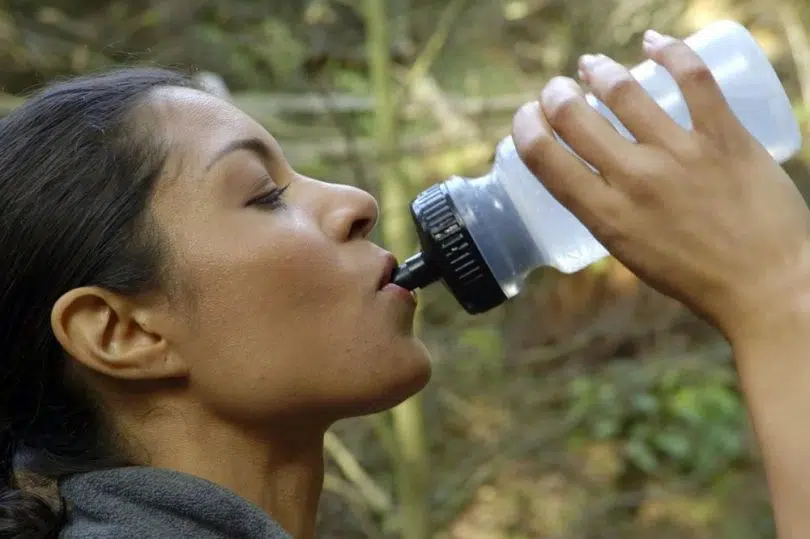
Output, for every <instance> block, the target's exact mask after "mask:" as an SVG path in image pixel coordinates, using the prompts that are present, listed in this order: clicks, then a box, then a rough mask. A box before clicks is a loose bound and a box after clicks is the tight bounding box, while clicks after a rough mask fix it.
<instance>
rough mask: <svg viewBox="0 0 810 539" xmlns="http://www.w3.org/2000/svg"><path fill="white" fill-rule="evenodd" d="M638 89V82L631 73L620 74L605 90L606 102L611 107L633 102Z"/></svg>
mask: <svg viewBox="0 0 810 539" xmlns="http://www.w3.org/2000/svg"><path fill="white" fill-rule="evenodd" d="M637 89H638V83H637V82H636V80H635V79H633V78H632V77H631V76H630V75H629V74H626V75H625V74H622V75H618V76H616V77H614V78H613V80H612V81H611V82H610V83H609V85H608V86H607V88H606V89H605V91H604V96H605V103H606V104H607V105H608V106H610V107H614V106H618V105H625V104H628V103H631V102H632V98H633V94H634V93H635V91H636V90H637Z"/></svg>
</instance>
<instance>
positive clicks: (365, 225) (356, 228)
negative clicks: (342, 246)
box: [349, 218, 374, 239]
mask: <svg viewBox="0 0 810 539" xmlns="http://www.w3.org/2000/svg"><path fill="white" fill-rule="evenodd" d="M372 228H374V220H373V219H369V218H363V219H356V220H355V221H354V222H353V223H352V226H351V228H350V229H349V238H351V239H355V238H365V237H366V236H368V235H369V233H370V232H371V229H372Z"/></svg>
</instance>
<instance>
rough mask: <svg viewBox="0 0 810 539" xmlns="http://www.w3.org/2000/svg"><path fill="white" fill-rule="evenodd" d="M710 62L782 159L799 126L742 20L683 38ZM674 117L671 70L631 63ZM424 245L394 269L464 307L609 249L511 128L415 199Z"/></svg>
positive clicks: (752, 128) (599, 106)
mask: <svg viewBox="0 0 810 539" xmlns="http://www.w3.org/2000/svg"><path fill="white" fill-rule="evenodd" d="M684 41H685V43H686V44H687V45H688V46H690V47H691V48H692V49H693V50H694V51H695V52H696V53H697V54H698V55H699V56H700V57H701V58H702V59H703V61H704V62H705V63H706V65H707V66H708V68H709V69H710V70H711V72H712V73H713V75H714V77H715V79H716V80H717V82H718V83H719V85H720V88H721V91H722V93H723V95H724V97H725V99H726V101H727V102H728V104H729V106H730V108H731V110H732V111H733V113H734V114H735V115H736V116H737V117H738V118H739V119H740V121H741V122H742V124H743V125H744V126H745V128H746V129H747V130H748V131H749V132H750V133H751V135H752V136H753V137H754V138H756V139H757V140H758V141H759V143H760V144H761V145H763V146H764V147H765V148H766V149H767V151H768V152H769V153H770V155H771V156H772V157H773V158H774V159H775V160H776V161H777V162H779V163H782V162H784V161H786V160H788V159H789V158H791V157H792V156H793V155H794V154H795V153H796V152H797V151H798V150H799V148H800V147H801V133H800V131H799V126H798V123H797V121H796V118H795V116H794V113H793V110H792V108H791V104H790V101H789V99H788V97H787V95H786V93H785V90H784V88H783V87H782V84H781V82H780V80H779V78H778V76H777V74H776V72H775V71H774V69H773V67H772V66H771V64H770V62H769V60H768V58H767V56H766V55H765V53H764V51H763V50H762V49H761V48H760V47H759V45H758V44H757V42H756V40H755V39H754V38H753V36H752V35H751V34H750V33H749V32H748V31H747V30H746V28H745V27H743V26H742V25H740V24H738V23H736V22H733V21H719V22H716V23H713V24H711V25H709V26H707V27H705V28H704V29H702V30H700V31H699V32H697V33H696V34H694V35H692V36H690V37H688V38H687V39H685V40H684ZM630 71H631V74H632V75H633V77H634V78H635V79H636V80H637V81H638V82H639V83H640V85H641V86H642V87H643V88H644V89H645V90H646V91H647V92H648V93H649V94H650V95H651V96H652V97H653V98H654V99H655V101H656V102H657V103H658V105H659V106H660V107H661V108H662V109H664V110H665V111H666V112H667V114H668V115H669V116H670V117H671V118H673V119H674V120H675V121H676V122H677V123H678V124H680V125H681V126H683V127H684V128H686V129H691V127H692V124H691V119H690V116H689V110H688V108H687V105H686V103H685V101H684V99H683V96H682V94H681V92H680V90H679V88H678V86H677V83H676V82H675V80H674V79H673V78H672V76H671V75H670V74H669V73H668V72H667V71H666V70H665V69H664V68H663V67H661V66H659V65H657V64H656V63H654V62H653V61H651V60H646V61H645V62H643V63H641V64H639V65H637V66H636V67H634V68H633V69H631V70H630ZM586 99H587V101H588V103H589V104H590V105H591V106H592V107H594V108H595V109H596V110H597V111H598V112H600V113H601V114H602V115H603V116H605V117H606V118H607V119H608V120H609V121H610V122H611V123H612V124H613V125H614V127H616V129H617V130H618V131H619V132H620V133H621V134H622V135H624V136H625V137H626V138H628V139H630V140H634V139H633V137H632V135H631V134H630V133H629V131H628V130H627V129H626V128H625V127H624V126H623V125H622V124H621V123H620V122H619V120H618V119H617V118H616V117H615V115H614V114H613V113H612V112H611V111H610V110H609V109H608V108H607V107H606V106H605V105H604V104H603V103H601V102H600V101H599V100H598V99H596V98H595V97H594V96H593V95H592V94H589V95H587V96H586ZM410 212H411V216H412V218H413V221H414V224H415V225H416V230H417V235H418V238H419V242H420V246H421V251H420V252H418V253H416V254H415V255H413V256H411V257H410V258H408V259H407V260H406V261H404V262H403V263H402V264H401V265H400V266H399V267H398V268H397V269H396V270H395V272H394V275H393V276H392V279H393V281H394V282H395V283H397V284H399V285H400V286H403V287H405V288H407V289H409V290H415V289H417V288H424V287H425V286H427V285H429V284H431V283H434V282H437V281H442V282H443V283H444V285H445V286H446V287H447V288H448V289H449V291H450V292H451V293H452V294H453V296H454V297H455V298H456V300H457V301H458V302H459V304H460V305H461V306H462V307H463V308H464V309H465V310H466V311H467V312H468V313H470V314H477V313H481V312H485V311H488V310H490V309H492V308H494V307H496V306H497V305H500V304H501V303H503V302H505V301H507V300H508V299H510V298H512V297H514V296H515V295H517V294H518V293H519V292H520V290H521V289H522V288H523V286H524V283H525V280H526V277H527V276H528V275H529V273H531V272H532V271H533V270H535V269H537V268H540V267H551V268H555V269H557V270H559V271H561V272H563V273H574V272H577V271H579V270H581V269H583V268H585V267H586V266H588V265H590V264H592V263H594V262H596V261H598V260H600V259H602V258H604V257H606V256H608V255H609V253H608V251H607V250H606V249H605V248H604V247H603V246H602V245H601V244H600V243H599V242H598V241H597V240H596V239H595V238H594V237H593V236H592V235H591V233H590V232H589V231H588V229H587V228H585V226H584V225H582V223H580V222H579V220H577V218H576V217H574V215H573V214H571V213H570V212H569V211H568V210H567V209H566V208H565V207H564V206H562V205H561V204H560V203H559V202H558V201H557V200H556V199H555V198H554V197H553V196H552V195H551V194H550V193H549V192H548V191H547V190H546V189H545V188H544V187H543V184H542V183H541V182H540V181H538V179H537V178H536V177H535V176H534V175H533V174H532V173H531V172H530V171H529V169H528V168H526V166H525V164H524V163H523V161H522V160H521V159H520V157H519V156H518V153H517V150H516V149H515V145H514V142H513V141H512V137H511V136H509V137H506V138H505V139H503V140H502V141H501V142H500V143H499V144H498V146H497V152H496V158H495V162H494V165H493V167H492V169H491V170H490V172H489V173H488V174H487V175H485V176H483V177H481V178H476V179H465V178H460V177H457V176H455V177H451V178H450V179H448V180H446V181H444V182H441V183H439V184H436V185H433V186H431V187H429V188H428V189H426V190H424V191H423V192H421V193H420V194H419V195H418V196H417V197H416V198H415V199H414V200H413V202H412V203H411V205H410Z"/></svg>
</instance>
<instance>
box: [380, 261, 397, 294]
mask: <svg viewBox="0 0 810 539" xmlns="http://www.w3.org/2000/svg"><path fill="white" fill-rule="evenodd" d="M398 265H399V262H397V257H395V256H394V255H393V254H391V253H386V255H385V263H384V264H383V269H382V275H380V280H379V281H378V282H377V290H382V289H383V288H385V286H386V285H388V284H390V283H391V276H392V275H393V274H394V270H395V269H396V267H397V266H398Z"/></svg>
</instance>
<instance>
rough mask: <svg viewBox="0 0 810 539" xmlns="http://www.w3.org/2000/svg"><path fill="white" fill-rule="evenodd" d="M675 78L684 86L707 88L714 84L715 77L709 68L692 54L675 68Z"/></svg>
mask: <svg viewBox="0 0 810 539" xmlns="http://www.w3.org/2000/svg"><path fill="white" fill-rule="evenodd" d="M673 76H674V77H675V79H676V80H677V81H678V82H679V83H681V84H684V85H691V86H705V85H708V84H713V83H714V75H712V72H711V70H710V69H709V67H708V66H707V65H706V64H705V63H703V61H702V60H700V59H699V58H697V57H695V56H694V54H690V55H689V56H688V57H687V58H684V59H683V60H682V61H680V62H678V63H677V64H676V65H675V66H674V68H673Z"/></svg>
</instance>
